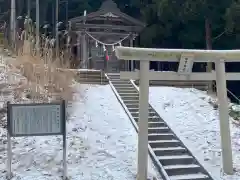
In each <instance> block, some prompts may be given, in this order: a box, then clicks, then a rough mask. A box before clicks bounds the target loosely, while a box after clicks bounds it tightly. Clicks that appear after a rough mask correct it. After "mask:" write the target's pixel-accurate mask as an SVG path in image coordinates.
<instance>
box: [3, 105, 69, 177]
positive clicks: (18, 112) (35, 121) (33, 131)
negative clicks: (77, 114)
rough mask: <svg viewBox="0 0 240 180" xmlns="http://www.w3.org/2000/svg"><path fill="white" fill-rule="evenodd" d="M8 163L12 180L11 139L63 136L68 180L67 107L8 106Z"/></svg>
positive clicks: (65, 168) (8, 174)
mask: <svg viewBox="0 0 240 180" xmlns="http://www.w3.org/2000/svg"><path fill="white" fill-rule="evenodd" d="M7 128H8V136H7V138H8V152H7V153H8V161H7V167H8V169H7V177H8V179H11V177H12V172H11V164H12V146H11V144H12V143H11V137H21V136H48V135H62V136H63V179H64V180H66V179H67V161H66V157H67V152H66V151H67V150H66V105H65V101H62V102H59V103H30V104H11V103H8V104H7Z"/></svg>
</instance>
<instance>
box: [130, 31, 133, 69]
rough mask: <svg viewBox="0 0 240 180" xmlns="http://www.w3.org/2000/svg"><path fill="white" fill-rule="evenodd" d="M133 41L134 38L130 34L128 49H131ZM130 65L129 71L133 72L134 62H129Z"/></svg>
mask: <svg viewBox="0 0 240 180" xmlns="http://www.w3.org/2000/svg"><path fill="white" fill-rule="evenodd" d="M133 40H134V37H133V34H131V36H130V47H133ZM130 63H131V69H130V71H134V60H130Z"/></svg>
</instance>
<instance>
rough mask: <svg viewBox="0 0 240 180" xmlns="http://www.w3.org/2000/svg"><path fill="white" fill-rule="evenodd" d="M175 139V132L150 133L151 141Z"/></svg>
mask: <svg viewBox="0 0 240 180" xmlns="http://www.w3.org/2000/svg"><path fill="white" fill-rule="evenodd" d="M173 139H175V135H174V134H173V133H156V134H148V140H149V141H157V140H173Z"/></svg>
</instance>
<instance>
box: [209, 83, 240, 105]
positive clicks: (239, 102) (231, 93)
mask: <svg viewBox="0 0 240 180" xmlns="http://www.w3.org/2000/svg"><path fill="white" fill-rule="evenodd" d="M213 86H214V88H216V89H217V87H216V84H215V83H213ZM226 89H227V92H228V93H229V94H230V95H231V96H232V97H233V98H234V99H235V100H237V102H238V104H240V99H239V98H238V97H237V96H236V95H235V94H233V92H231V91H230V90H229V89H228V88H226Z"/></svg>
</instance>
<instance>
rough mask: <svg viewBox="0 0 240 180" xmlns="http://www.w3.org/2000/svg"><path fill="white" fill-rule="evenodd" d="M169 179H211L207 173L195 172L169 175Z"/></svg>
mask: <svg viewBox="0 0 240 180" xmlns="http://www.w3.org/2000/svg"><path fill="white" fill-rule="evenodd" d="M170 179H171V180H211V178H210V177H209V176H208V175H205V174H202V173H197V174H186V175H176V176H171V177H170Z"/></svg>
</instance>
